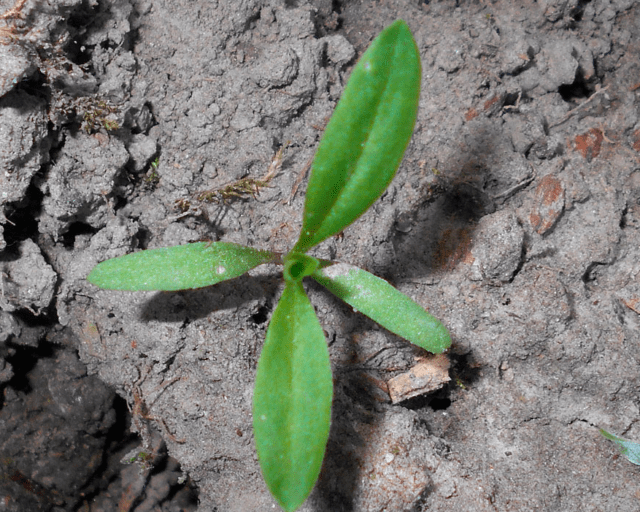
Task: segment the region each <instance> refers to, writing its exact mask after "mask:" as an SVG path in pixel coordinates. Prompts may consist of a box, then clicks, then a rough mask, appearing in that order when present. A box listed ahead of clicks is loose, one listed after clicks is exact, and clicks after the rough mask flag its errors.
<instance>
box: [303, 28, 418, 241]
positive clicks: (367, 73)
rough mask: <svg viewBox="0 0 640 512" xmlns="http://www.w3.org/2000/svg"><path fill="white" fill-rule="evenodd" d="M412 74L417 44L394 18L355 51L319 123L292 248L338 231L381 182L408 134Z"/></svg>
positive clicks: (413, 104) (414, 93) (414, 90)
mask: <svg viewBox="0 0 640 512" xmlns="http://www.w3.org/2000/svg"><path fill="white" fill-rule="evenodd" d="M420 75H421V68H420V55H419V53H418V48H417V47H416V43H415V41H414V40H413V36H412V35H411V31H410V30H409V27H408V26H407V24H406V23H405V22H404V21H402V20H398V21H396V22H394V23H393V24H391V25H390V26H389V27H387V28H386V29H385V30H383V31H382V32H381V33H380V35H379V36H378V37H377V38H376V39H375V40H374V41H373V43H371V46H370V47H369V49H368V50H367V51H366V52H365V53H364V54H363V55H362V57H361V58H360V60H359V62H358V64H357V65H356V66H355V68H354V69H353V72H352V73H351V77H350V78H349V82H348V84H347V86H346V88H345V90H344V92H343V94H342V98H341V99H340V101H339V103H338V105H337V107H336V109H335V112H334V113H333V116H332V117H331V120H330V121H329V124H328V125H327V129H326V130H325V133H324V136H323V138H322V141H321V142H320V145H319V147H318V151H317V153H316V156H315V159H314V161H313V168H312V171H311V177H310V178H309V185H308V187H307V195H306V202H305V209H304V215H303V225H302V230H301V233H300V239H299V240H298V242H297V243H296V245H295V247H294V249H293V251H295V252H306V251H307V250H308V249H310V248H311V247H313V246H314V245H316V244H318V243H320V242H321V241H322V240H324V239H326V238H328V237H330V236H332V235H335V234H337V233H339V232H340V231H342V230H343V229H344V228H345V227H346V226H348V225H349V224H351V223H352V222H353V221H354V220H355V219H357V218H358V217H359V216H360V215H362V213H364V211H365V210H367V208H369V206H371V204H373V202H374V201H375V200H376V199H377V198H378V197H379V196H380V195H381V194H382V192H383V191H384V190H385V189H386V188H387V186H388V185H389V183H390V182H391V180H392V179H393V176H394V175H395V172H396V170H397V168H398V166H399V165H400V161H401V160H402V156H403V154H404V151H405V149H406V147H407V144H408V143H409V139H410V138H411V133H412V132H413V126H414V123H415V119H416V115H417V110H418V100H419V96H420Z"/></svg>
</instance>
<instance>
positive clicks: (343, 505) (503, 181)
mask: <svg viewBox="0 0 640 512" xmlns="http://www.w3.org/2000/svg"><path fill="white" fill-rule="evenodd" d="M12 7H14V10H13V11H9V9H11V8H12ZM2 12H5V13H7V14H6V15H5V16H4V17H3V18H1V19H0V165H1V169H0V389H2V390H3V399H2V403H1V405H0V477H1V478H0V508H1V509H2V510H7V511H11V512H13V511H16V512H22V511H37V510H43V511H49V510H56V511H62V510H83V511H103V510H104V511H110V510H121V511H128V510H135V511H137V512H142V511H179V510H183V511H191V510H196V509H197V510H199V511H202V512H211V511H219V512H226V511H238V512H246V511H271V510H275V509H276V505H275V504H274V503H275V502H274V500H273V499H272V498H271V496H270V495H269V493H268V491H267V489H266V487H265V484H264V482H263V480H262V476H261V474H260V469H259V466H258V461H257V458H256V455H255V448H254V443H253V436H252V427H251V397H252V387H253V382H254V376H255V369H256V363H257V360H258V357H259V354H260V350H261V347H262V344H263V341H264V336H265V332H266V328H267V325H268V321H269V318H270V316H271V313H272V311H273V309H274V307H275V304H276V303H277V299H278V297H279V294H280V292H281V281H280V277H279V272H280V269H279V268H278V267H277V266H264V267H259V268H257V269H255V270H254V271H252V272H250V274H249V275H247V276H244V277H242V278H238V279H236V280H233V281H229V282H226V283H221V284H219V285H217V286H214V287H210V288H205V289H201V290H193V291H184V292H178V293H156V292H140V293H125V292H113V291H102V290H99V289H97V288H96V287H94V286H92V285H90V284H89V283H88V282H87V281H86V277H87V275H88V273H89V271H90V270H91V269H92V267H93V266H94V265H95V264H96V263H98V262H100V261H103V260H105V259H107V258H110V257H114V256H118V255H121V254H125V253H128V252H132V251H135V250H139V249H145V248H153V247H162V246H168V245H176V244H182V243H187V242H190V241H196V240H224V241H231V242H237V243H241V244H246V245H251V246H255V247H259V248H267V249H271V250H275V251H286V250H287V249H288V248H290V247H291V246H292V245H293V243H294V242H295V240H296V235H297V232H298V230H299V227H300V223H301V212H302V208H303V204H304V190H305V184H306V176H305V172H306V170H307V164H308V161H309V159H310V157H312V155H313V153H314V151H315V148H316V146H317V143H318V141H319V139H320V137H321V135H322V131H323V128H324V125H325V124H326V121H327V120H328V118H329V116H330V115H331V113H332V111H333V108H334V107H335V104H336V102H337V100H338V99H339V97H340V94H341V91H342V90H343V87H344V85H345V83H346V80H347V78H348V76H349V73H350V70H351V69H352V67H353V65H354V63H355V61H356V59H357V57H358V56H359V55H360V54H361V53H362V52H363V51H364V49H365V48H366V47H367V45H368V44H369V43H370V42H371V40H372V39H373V38H374V37H375V36H376V35H377V34H378V33H379V32H380V30H382V29H383V28H384V27H385V26H386V25H388V24H389V23H391V22H392V21H393V20H395V19H397V18H402V19H404V20H406V21H407V22H408V24H409V26H410V27H411V29H412V31H413V33H414V36H415V38H416V41H417V44H418V47H419V50H420V54H421V56H422V64H423V70H422V76H423V81H422V94H421V100H420V108H419V113H418V121H417V125H416V129H415V132H414V135H413V139H412V141H411V143H410V144H409V147H408V150H407V152H406V155H405V159H404V161H403V163H402V165H401V167H400V169H399V171H398V173H397V176H396V178H395V179H394V181H393V182H392V184H391V186H390V187H389V189H388V191H387V192H386V193H385V194H384V195H383V196H382V197H381V199H379V200H378V201H377V202H376V203H375V204H374V206H373V207H372V208H371V209H370V210H369V211H368V212H367V213H366V214H365V215H364V216H362V217H361V218H360V219H359V220H358V221H356V222H355V223H354V225H352V226H351V227H349V228H348V229H346V230H345V232H344V236H340V237H336V238H334V239H331V240H329V241H327V242H325V243H323V244H322V245H321V246H319V247H318V248H317V250H315V252H314V254H315V255H318V256H321V257H328V258H332V259H335V260H338V261H344V262H346V263H350V264H354V265H358V266H360V267H362V268H365V269H367V270H370V271H372V272H374V273H375V274H377V275H379V276H381V277H384V278H385V279H387V280H389V281H390V282H392V283H393V284H394V285H395V286H396V287H398V288H399V289H400V290H402V291H403V292H404V293H406V294H408V295H409V296H411V297H412V298H413V299H414V300H416V301H417V302H418V303H420V304H421V305H423V306H424V307H425V308H426V309H428V310H429V311H430V312H431V313H432V314H434V315H435V316H437V317H438V318H440V319H441V320H442V321H443V322H444V324H445V325H446V326H447V327H448V328H449V329H450V331H451V333H452V337H453V340H454V341H453V346H452V348H451V350H450V351H449V353H448V358H449V360H450V370H449V374H450V377H451V380H450V382H449V383H447V384H445V385H444V386H443V387H441V388H440V389H438V390H436V391H432V392H429V393H426V394H420V395H419V396H415V397H413V398H411V399H409V400H404V401H401V402H399V403H398V402H396V401H395V400H394V402H392V401H391V398H390V394H389V393H390V391H389V386H390V384H389V383H391V382H393V379H395V378H397V377H399V376H402V375H409V374H411V372H412V371H415V366H416V365H419V364H421V362H423V361H424V360H425V359H424V356H425V354H422V353H421V352H420V350H419V349H417V348H415V347H412V346H410V345H409V344H408V343H406V342H404V341H403V340H401V339H399V338H397V337H395V336H393V335H392V334H390V333H389V332H387V331H385V330H384V329H382V328H380V327H379V326H377V325H376V324H375V323H373V322H371V321H369V320H367V319H365V318H363V317H362V316H361V315H358V314H357V313H354V312H353V311H352V310H351V309H350V308H348V307H347V306H345V305H344V304H342V303H340V301H338V300H337V299H335V298H333V297H332V296H330V295H329V294H328V293H326V292H325V291H324V290H323V289H322V288H321V287H319V286H315V285H314V284H313V283H309V284H308V286H307V291H308V293H309V295H310V298H311V300H312V302H313V304H314V305H315V307H316V310H317V313H318V316H319V318H320V322H321V324H322V326H323V328H324V329H325V332H326V335H327V340H328V343H329V349H330V354H331V359H332V366H333V372H334V384H335V396H334V404H333V421H332V427H331V433H330V438H329V443H328V447H327V455H326V458H325V461H324V466H323V470H322V473H321V476H320V479H319V481H318V484H317V485H316V488H315V489H314V491H313V492H312V494H311V496H310V498H309V499H308V500H307V502H306V503H305V504H304V505H303V507H302V508H301V509H300V510H303V511H304V512H312V511H314V512H318V511H358V512H359V511H371V512H374V511H383V510H386V511H404V510H411V511H416V512H417V511H426V510H429V511H450V510H460V511H529V510H531V511H533V510H536V511H538V510H539V511H571V510H579V511H585V512H586V511H620V512H623V511H630V512H631V511H637V510H638V509H639V507H640V506H639V505H638V503H639V500H640V479H639V478H638V472H637V471H638V470H637V467H635V466H633V465H632V464H630V463H629V462H628V461H627V460H626V459H625V458H624V457H620V456H619V455H618V454H617V451H616V448H615V446H614V445H613V444H612V443H610V442H609V441H607V440H605V439H604V438H603V437H601V435H600V433H599V428H605V429H607V430H610V431H612V432H614V433H616V434H618V435H623V436H624V437H626V438H628V439H635V440H638V441H640V423H639V421H638V420H639V418H640V416H639V414H640V411H639V407H640V394H639V393H640V376H639V374H638V367H639V362H640V343H639V342H640V333H639V330H638V328H639V326H640V3H638V2H634V1H632V0H591V1H588V0H584V1H582V0H542V1H537V2H536V1H532V0H523V1H516V2H513V1H507V0H496V1H489V0H486V1H473V2H470V1H461V2H454V1H452V0H446V1H440V2H437V1H432V2H424V1H416V0H411V1H409V0H406V1H400V0H380V1H376V2H372V1H370V0H353V1H349V0H344V1H336V0H333V1H332V0H309V1H305V0H284V1H278V0H234V1H231V0H217V1H215V0H157V1H156V0H48V1H47V0H27V1H26V2H25V1H24V0H18V2H15V5H14V0H10V1H9V0H0V13H2ZM283 148H284V149H283ZM281 149H283V151H282V153H280V154H281V155H282V161H281V162H278V161H277V160H278V155H279V153H278V152H279V151H280V150H281ZM278 163H281V167H280V168H279V170H278V173H277V174H276V175H275V177H273V178H272V179H271V180H270V182H269V184H268V186H266V187H260V188H259V190H254V191H253V193H247V194H244V195H243V197H236V196H234V195H233V194H231V195H230V194H229V192H231V191H233V190H237V187H235V188H234V186H233V185H234V183H236V182H237V181H238V180H241V179H243V178H246V179H260V178H261V177H263V176H265V175H266V174H267V172H268V170H269V168H270V166H271V165H275V164H278ZM245 182H246V180H245ZM298 183H301V185H300V187H299V189H298V190H297V192H296V188H297V184H298ZM443 380H446V379H443ZM123 399H124V400H123ZM125 401H126V404H127V405H128V407H126V406H125V405H124V404H125ZM128 427H130V429H131V430H132V431H134V432H137V433H138V436H133V435H131V434H128V433H127V429H128ZM162 439H163V440H164V442H163V440H162ZM165 443H166V445H165ZM122 458H124V459H126V460H127V461H131V460H133V463H132V464H130V465H122V464H120V460H121V459H122Z"/></svg>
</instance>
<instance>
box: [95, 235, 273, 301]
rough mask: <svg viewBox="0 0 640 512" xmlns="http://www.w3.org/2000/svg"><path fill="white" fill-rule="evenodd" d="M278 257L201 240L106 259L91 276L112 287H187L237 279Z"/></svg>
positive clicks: (182, 288)
mask: <svg viewBox="0 0 640 512" xmlns="http://www.w3.org/2000/svg"><path fill="white" fill-rule="evenodd" d="M274 257H275V256H274V254H273V253H271V252H269V251H258V250H257V249H252V248H251V247H244V246H242V245H238V244H232V243H229V242H215V243H212V242H197V243H193V244H186V245H177V246H175V247H165V248H162V249H149V250H147V251H139V252H134V253H131V254H125V255H124V256H119V257H117V258H112V259H110V260H106V261H103V262H102V263H99V264H98V265H96V266H95V267H94V268H93V270H92V271H91V273H90V274H89V276H88V277H87V280H88V281H89V282H90V283H92V284H95V285H96V286H99V287H100V288H105V289H108V290H129V291H135V290H165V291H174V290H186V289H189V288H202V287H203V286H210V285H212V284H216V283H219V282H220V281H225V280H227V279H233V278H234V277H238V276H241V275H242V274H244V273H246V272H247V271H249V270H251V269H252V268H254V267H257V266H258V265H260V264H262V263H268V262H269V261H271V260H273V259H274Z"/></svg>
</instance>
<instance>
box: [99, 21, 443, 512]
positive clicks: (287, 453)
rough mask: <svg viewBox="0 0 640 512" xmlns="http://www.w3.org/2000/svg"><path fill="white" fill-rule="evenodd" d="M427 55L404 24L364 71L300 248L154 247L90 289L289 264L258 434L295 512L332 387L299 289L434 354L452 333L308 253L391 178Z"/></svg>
mask: <svg viewBox="0 0 640 512" xmlns="http://www.w3.org/2000/svg"><path fill="white" fill-rule="evenodd" d="M420 74H421V68H420V56H419V54H418V49H417V47H416V44H415V41H414V40H413V36H412V35H411V32H410V30H409V28H408V27H407V25H406V24H405V22H403V21H401V20H398V21H396V22H394V23H393V24H392V25H390V26H389V27H387V28H386V29H385V30H384V31H383V32H382V33H381V34H380V35H379V36H378V37H377V38H376V39H375V40H374V41H373V43H372V44H371V46H370V47H369V49H368V50H367V51H366V52H365V53H364V54H363V55H362V57H361V59H360V61H359V62H358V63H357V65H356V66H355V68H354V70H353V72H352V74H351V77H350V79H349V83H348V84H347V86H346V88H345V90H344V93H343V95H342V98H341V99H340V102H339V103H338V105H337V107H336V110H335V112H334V114H333V116H332V118H331V120H330V122H329V124H328V125H327V128H326V131H325V133H324V136H323V138H322V141H321V142H320V146H319V148H318V151H317V153H316V156H315V159H314V162H313V167H312V172H311V177H310V179H309V185H308V187H307V195H306V202H305V207H304V213H303V221H302V230H301V233H300V237H299V239H298V241H297V242H296V244H295V245H294V247H293V249H291V251H290V252H289V253H287V254H286V255H284V256H281V255H280V254H277V253H274V252H271V251H264V250H258V249H253V248H251V247H244V246H241V245H237V244H233V243H227V242H215V243H206V242H200V243H192V244H187V245H182V246H176V247H169V248H163V249H151V250H146V251H140V252H137V253H133V254H128V255H125V256H121V257H118V258H114V259H111V260H107V261H104V262H102V263H100V264H99V265H97V266H96V267H95V268H94V269H93V270H92V271H91V273H90V274H89V277H88V280H89V281H90V282H91V283H93V284H95V285H96V286H99V287H101V288H107V289H116V290H168V291H171V290H184V289H188V288H200V287H203V286H210V285H213V284H216V283H218V282H220V281H224V280H226V279H232V278H234V277H238V276H240V275H242V274H244V273H246V272H247V271H249V270H250V269H252V268H254V267H256V266H258V265H260V264H263V263H274V262H279V263H282V264H283V265H284V272H283V274H284V281H285V287H284V291H283V293H282V296H281V297H280V300H279V302H278V305H277V306H276V309H275V311H274V312H273V316H272V318H271V322H270V324H269V327H268V329H267V335H266V341H265V344H264V347H263V349H262V353H261V355H260V360H259V362H258V369H257V373H256V381H255V390H254V398H253V428H254V435H255V443H256V448H257V452H258V458H259V461H260V466H261V468H262V473H263V476H264V479H265V481H266V483H267V486H268V487H269V490H270V491H271V493H272V494H273V496H274V497H275V498H276V500H277V501H278V502H279V503H280V505H281V506H282V507H283V508H284V509H285V510H287V511H292V510H295V509H296V508H298V507H299V506H300V505H301V504H302V503H303V502H304V501H305V499H306V498H307V496H308V495H309V493H310V492H311V490H312V488H313V486H314V484H315V482H316V480H317V478H318V475H319V473H320V467H321V465H322V460H323V458H324V452H325V447H326V443H327V437H328V435H329V425H330V419H331V400H332V395H333V384H332V377H331V367H330V363H329V352H328V349H327V343H326V340H325V338H324V334H323V331H322V327H321V326H320V323H319V321H318V319H317V317H316V315H315V312H314V309H313V306H312V305H311V303H310V302H309V299H308V297H307V294H306V293H305V290H304V287H303V285H302V281H303V279H304V278H305V277H310V278H312V279H315V280H316V281H317V282H319V283H320V284H321V285H323V286H324V287H326V288H327V289H328V290H329V291H331V292H332V293H334V294H335V295H337V296H338V297H339V298H340V299H342V300H344V301H345V302H347V303H348V304H349V305H350V306H352V307H353V308H354V309H356V310H358V311H360V312H361V313H363V314H365V315H366V316H368V317H370V318H372V319H373V320H375V321H376V322H378V323H379V324H380V325H382V326H383V327H385V328H386V329H388V330H389V331H391V332H393V333H395V334H397V335H399V336H401V337H403V338H405V339H407V340H408V341H410V342H412V343H414V344H415V345H418V346H419V347H422V348H423V349H425V350H428V351H430V352H434V353H441V352H443V351H444V350H446V349H447V348H448V347H449V346H450V344H451V339H450V337H449V333H448V332H447V330H446V328H445V327H444V326H443V325H442V324H441V323H440V322H439V321H438V320H437V319H435V318H434V317H433V316H431V315H430V314H429V313H427V312H426V311H425V310H424V309H423V308H422V307H421V306H420V305H418V304H417V303H415V302H414V301H412V300H411V299H410V298H408V297H407V296H405V295H403V294H402V293H400V292H399V291H398V290H396V289H395V288H394V287H392V286H391V285H390V284H389V283H387V282H386V281H384V280H383V279H380V278H378V277H376V276H374V275H372V274H370V273H368V272H366V271H364V270H361V269H359V268H357V267H354V266H351V265H347V264H344V263H334V262H331V261H326V260H322V259H319V258H315V257H313V256H309V255H307V254H306V253H307V251H309V250H310V249H311V248H313V247H314V246H316V245H318V244H319V243H320V242H322V241H323V240H325V239H327V238H328V237H331V236H333V235H336V234H338V233H340V232H341V231H342V230H343V229H344V228H345V227H346V226H348V225H349V224H351V223H352V222H353V221H354V220H356V219H357V218H358V217H359V216H360V215H362V214H363V213H364V212H365V211H366V210H367V209H368V208H369V207H370V206H371V204H372V203H373V202H374V201H375V200H376V199H377V198H378V197H380V195H381V194H382V192H383V191H384V190H385V189H386V188H387V186H388V185H389V183H390V181H391V179H392V178H393V176H394V174H395V172H396V170H397V168H398V166H399V165H400V161H401V160H402V156H403V154H404V151H405V149H406V146H407V144H408V142H409V139H410V138H411V133H412V131H413V126H414V123H415V119H416V115H417V110H418V100H419V95H420Z"/></svg>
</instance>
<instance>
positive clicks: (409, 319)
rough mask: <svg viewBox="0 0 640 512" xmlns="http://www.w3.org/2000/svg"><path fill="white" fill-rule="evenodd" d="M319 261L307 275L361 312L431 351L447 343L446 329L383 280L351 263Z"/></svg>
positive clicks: (447, 333) (436, 350)
mask: <svg viewBox="0 0 640 512" xmlns="http://www.w3.org/2000/svg"><path fill="white" fill-rule="evenodd" d="M322 263H323V266H322V268H320V269H319V270H316V271H315V272H314V273H313V274H312V275H311V277H313V279H315V280H316V281H318V282H319V283H320V284H321V285H322V286H324V287H325V288H327V289H328V290H329V291H330V292H331V293H333V294H334V295H336V296H337V297H339V298H340V299H342V300H343V301H345V302H346V303H347V304H349V305H350V306H351V307H353V308H355V309H356V310H357V311H359V312H360V313H362V314H363V315H366V316H368V317H369V318H371V319H372V320H374V321H376V322H377V323H379V324H380V325H381V326H382V327H384V328H385V329H387V330H389V331H391V332H392V333H394V334H397V335H398V336H401V337H402V338H404V339H406V340H408V341H410V342H411V343H413V344H414V345H417V346H419V347H421V348H423V349H425V350H428V351H429V352H433V353H434V354H440V353H442V352H444V351H445V350H446V349H447V348H449V347H450V346H451V336H450V335H449V332H448V331H447V328H446V327H445V326H444V325H442V323H441V322H440V321H439V320H438V319H437V318H435V317H434V316H431V315H430V314H429V313H427V312H426V311H425V309H424V308H423V307H422V306H420V305H419V304H417V303H416V302H414V301H413V300H411V299H410V298H409V297H407V296H406V295H405V294H403V293H401V292H400V291H398V290H396V289H395V288H394V287H393V286H391V285H390V284H389V283H388V282H387V281H385V280H384V279H380V278H379V277H377V276H374V275H373V274H370V273H369V272H367V271H365V270H362V269H360V268H358V267H354V266H352V265H347V264H344V263H336V264H330V262H326V261H323V262H322Z"/></svg>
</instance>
